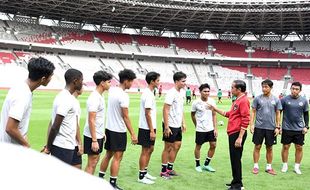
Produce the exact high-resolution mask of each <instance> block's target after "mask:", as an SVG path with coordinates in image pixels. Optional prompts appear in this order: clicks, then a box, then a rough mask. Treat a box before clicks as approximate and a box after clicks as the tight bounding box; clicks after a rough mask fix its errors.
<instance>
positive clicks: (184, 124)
mask: <svg viewBox="0 0 310 190" xmlns="http://www.w3.org/2000/svg"><path fill="white" fill-rule="evenodd" d="M185 131H186V123H185V114H184V113H183V117H182V132H183V133H184V132H185Z"/></svg>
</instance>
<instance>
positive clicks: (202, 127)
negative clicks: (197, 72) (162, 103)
mask: <svg viewBox="0 0 310 190" xmlns="http://www.w3.org/2000/svg"><path fill="white" fill-rule="evenodd" d="M199 91H200V99H198V100H194V102H193V104H192V112H191V118H192V121H193V123H194V126H195V128H196V140H195V143H196V147H195V151H194V154H195V159H196V168H195V169H196V171H197V172H202V170H206V171H209V172H215V169H213V168H212V167H211V166H210V162H211V159H212V157H213V155H214V152H215V147H216V138H217V128H216V123H217V121H216V112H215V111H212V110H210V109H209V108H208V104H210V105H212V106H214V107H215V106H216V103H215V101H214V100H213V99H212V98H210V97H209V95H210V86H209V84H207V83H205V84H202V85H200V87H199ZM207 103H208V104H207ZM205 142H209V145H210V148H209V150H208V154H207V158H206V160H205V163H204V165H203V166H202V167H201V166H200V149H201V146H202V145H203V144H204V143H205Z"/></svg>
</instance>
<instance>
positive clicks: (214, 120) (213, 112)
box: [212, 111, 218, 137]
mask: <svg viewBox="0 0 310 190" xmlns="http://www.w3.org/2000/svg"><path fill="white" fill-rule="evenodd" d="M212 121H213V128H214V136H215V137H217V135H218V132H217V127H216V124H217V118H216V112H215V111H212Z"/></svg>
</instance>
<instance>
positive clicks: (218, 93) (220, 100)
mask: <svg viewBox="0 0 310 190" xmlns="http://www.w3.org/2000/svg"><path fill="white" fill-rule="evenodd" d="M222 96H223V92H222V90H221V89H219V90H218V92H217V103H223V102H222Z"/></svg>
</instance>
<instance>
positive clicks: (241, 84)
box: [234, 80, 246, 92]
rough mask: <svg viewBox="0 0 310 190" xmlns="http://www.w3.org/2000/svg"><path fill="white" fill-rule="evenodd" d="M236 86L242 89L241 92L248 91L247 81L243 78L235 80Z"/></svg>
mask: <svg viewBox="0 0 310 190" xmlns="http://www.w3.org/2000/svg"><path fill="white" fill-rule="evenodd" d="M234 83H235V88H237V89H240V90H241V92H245V91H246V83H245V82H244V81H243V80H234Z"/></svg>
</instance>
